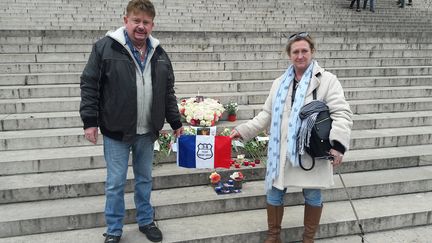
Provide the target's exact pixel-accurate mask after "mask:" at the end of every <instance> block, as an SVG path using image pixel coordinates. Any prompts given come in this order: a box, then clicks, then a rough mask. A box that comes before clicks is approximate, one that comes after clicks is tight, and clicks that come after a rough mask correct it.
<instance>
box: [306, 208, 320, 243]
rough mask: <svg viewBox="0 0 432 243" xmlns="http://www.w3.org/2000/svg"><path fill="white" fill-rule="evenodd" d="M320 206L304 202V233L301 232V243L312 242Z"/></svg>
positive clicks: (318, 219)
mask: <svg viewBox="0 0 432 243" xmlns="http://www.w3.org/2000/svg"><path fill="white" fill-rule="evenodd" d="M322 208H323V207H322V206H321V207H312V206H310V205H307V204H305V210H304V219H303V220H304V221H303V222H304V233H303V243H313V242H314V237H315V233H316V231H317V229H318V226H319V222H320V219H321V212H322Z"/></svg>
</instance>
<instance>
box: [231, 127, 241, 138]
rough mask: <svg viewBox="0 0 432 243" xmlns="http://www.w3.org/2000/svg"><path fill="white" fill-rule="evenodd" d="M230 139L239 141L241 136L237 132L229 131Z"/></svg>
mask: <svg viewBox="0 0 432 243" xmlns="http://www.w3.org/2000/svg"><path fill="white" fill-rule="evenodd" d="M230 138H231V139H239V138H241V135H240V133H239V132H238V131H237V130H235V129H233V130H232V131H231V134H230Z"/></svg>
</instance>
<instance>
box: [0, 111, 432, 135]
mask: <svg viewBox="0 0 432 243" xmlns="http://www.w3.org/2000/svg"><path fill="white" fill-rule="evenodd" d="M238 118H239V119H240V118H241V119H252V118H253V117H246V116H242V117H240V116H239V117H238ZM225 119H226V118H225V115H223V116H222V118H221V120H220V122H219V123H218V126H226V127H232V126H234V124H237V123H226V122H224V121H225ZM431 119H432V112H431V111H428V110H426V111H416V112H400V113H376V114H364V115H355V116H354V117H353V120H354V126H353V129H354V130H357V129H374V128H390V127H394V128H397V127H408V126H429V125H432V120H431ZM239 121H241V122H243V120H239ZM68 127H82V121H81V118H80V116H79V113H78V112H77V111H70V112H48V113H18V114H9V115H0V131H15V130H31V129H50V128H68ZM164 129H165V128H164ZM166 129H169V127H168V126H166Z"/></svg>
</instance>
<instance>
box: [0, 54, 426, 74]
mask: <svg viewBox="0 0 432 243" xmlns="http://www.w3.org/2000/svg"><path fill="white" fill-rule="evenodd" d="M317 60H318V62H319V64H320V65H322V66H324V67H327V68H332V67H365V66H366V67H367V66H370V67H374V66H375V67H377V66H379V67H394V66H430V65H432V61H431V60H430V58H365V59H323V58H320V59H317ZM85 65H86V63H85V62H80V63H6V64H0V71H1V72H2V73H4V74H25V73H68V72H82V70H84V67H85ZM288 65H289V63H288V60H287V59H286V58H285V59H282V60H267V61H220V62H214V61H210V62H174V63H173V69H174V71H175V72H176V71H194V70H200V71H226V70H269V69H283V68H286V67H288Z"/></svg>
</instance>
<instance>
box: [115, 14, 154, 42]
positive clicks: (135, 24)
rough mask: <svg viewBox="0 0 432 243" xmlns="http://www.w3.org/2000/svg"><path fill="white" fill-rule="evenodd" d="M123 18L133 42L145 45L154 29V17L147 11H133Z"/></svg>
mask: <svg viewBox="0 0 432 243" xmlns="http://www.w3.org/2000/svg"><path fill="white" fill-rule="evenodd" d="M123 20H124V24H125V27H126V31H127V33H128V36H129V38H130V39H131V40H132V42H133V43H134V44H135V45H143V44H144V43H145V40H146V39H147V38H148V37H149V36H150V34H151V32H152V30H153V27H154V22H153V18H152V17H151V16H149V15H148V14H147V13H146V12H143V11H132V12H130V13H129V15H127V16H125V17H124V18H123Z"/></svg>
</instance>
